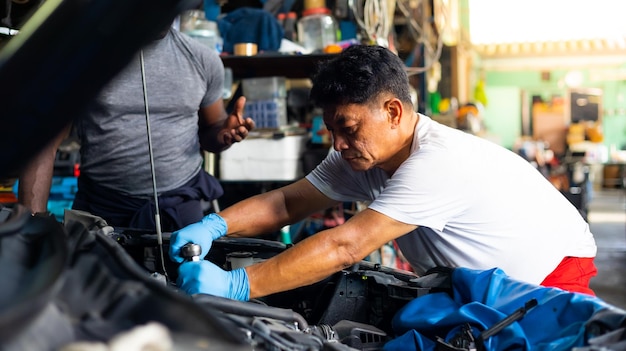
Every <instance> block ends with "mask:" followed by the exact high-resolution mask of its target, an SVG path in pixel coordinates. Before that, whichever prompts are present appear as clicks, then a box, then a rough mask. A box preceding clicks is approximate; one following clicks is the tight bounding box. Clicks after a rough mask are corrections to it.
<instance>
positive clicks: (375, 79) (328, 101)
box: [310, 45, 411, 108]
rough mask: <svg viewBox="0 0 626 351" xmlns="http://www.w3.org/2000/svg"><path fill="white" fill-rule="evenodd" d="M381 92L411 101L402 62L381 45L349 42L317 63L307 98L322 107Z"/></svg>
mask: <svg viewBox="0 0 626 351" xmlns="http://www.w3.org/2000/svg"><path fill="white" fill-rule="evenodd" d="M383 92H389V93H391V94H393V95H395V96H396V97H397V98H398V99H400V100H401V101H402V102H406V103H411V95H410V93H409V78H408V76H407V74H406V71H405V66H404V63H403V62H402V60H401V59H400V58H399V57H398V56H397V55H396V54H394V53H393V52H391V51H390V50H389V49H387V48H384V47H382V46H371V45H353V46H350V47H348V48H346V49H345V50H344V51H343V52H341V54H339V56H337V57H335V58H333V59H331V60H329V61H326V62H324V63H323V64H322V65H321V66H320V69H319V70H318V72H317V74H316V75H315V76H314V77H313V87H312V88H311V94H310V99H311V101H312V102H313V103H314V104H315V105H316V106H320V107H322V108H324V107H327V106H337V105H344V104H364V103H368V102H369V101H370V99H372V98H375V97H377V96H378V95H379V94H380V93H383Z"/></svg>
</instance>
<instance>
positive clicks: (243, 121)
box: [219, 96, 254, 145]
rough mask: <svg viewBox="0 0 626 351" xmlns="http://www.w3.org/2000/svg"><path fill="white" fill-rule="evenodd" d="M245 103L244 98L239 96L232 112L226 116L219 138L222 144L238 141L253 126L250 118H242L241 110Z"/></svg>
mask: <svg viewBox="0 0 626 351" xmlns="http://www.w3.org/2000/svg"><path fill="white" fill-rule="evenodd" d="M245 105H246V98H245V97H244V96H241V97H240V98H239V99H238V100H237V102H236V103H235V109H234V110H233V113H231V114H230V116H228V118H226V120H225V121H224V126H223V128H222V131H221V132H220V133H219V139H220V141H221V142H222V143H223V144H224V145H232V144H233V143H236V142H240V141H242V140H243V139H245V138H246V137H247V136H248V132H249V131H250V130H252V129H253V128H254V120H252V118H250V117H248V118H244V117H243V111H244V107H245Z"/></svg>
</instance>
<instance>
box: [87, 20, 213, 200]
mask: <svg viewBox="0 0 626 351" xmlns="http://www.w3.org/2000/svg"><path fill="white" fill-rule="evenodd" d="M143 55H144V69H145V76H146V86H147V88H146V90H147V96H148V107H149V116H150V130H151V135H152V145H153V153H154V159H155V169H156V172H155V174H156V181H157V188H158V191H159V193H161V192H164V191H168V190H172V189H175V188H178V187H180V186H181V185H183V184H185V183H186V182H187V181H189V180H190V179H191V178H193V177H194V176H195V175H196V174H197V173H198V172H199V171H200V169H201V167H202V154H201V151H200V143H199V139H198V109H199V108H200V107H204V106H207V105H210V104H212V103H214V102H216V101H218V99H221V98H222V91H223V84H224V66H223V64H222V61H221V60H220V58H219V56H218V54H217V53H216V52H215V51H214V50H211V49H210V48H209V47H208V46H205V45H203V44H201V43H200V42H198V41H196V40H195V39H192V38H190V37H189V36H187V35H185V34H183V33H180V32H178V31H176V30H174V29H170V31H169V33H168V34H167V35H166V36H165V37H164V38H163V39H161V40H158V41H155V42H153V43H151V44H149V45H148V46H147V47H145V48H144V49H143ZM142 85H143V83H142V78H141V65H140V59H139V53H138V54H137V55H136V57H134V58H133V60H132V61H131V62H130V63H129V65H128V66H127V67H126V68H125V69H124V70H123V71H122V72H120V74H118V75H117V76H116V77H115V78H114V79H113V80H112V81H111V82H110V83H109V84H108V85H107V86H105V87H104V89H103V90H102V92H101V93H100V95H99V96H98V98H97V99H96V100H95V101H94V102H93V103H92V104H90V106H89V109H88V112H87V114H86V115H85V116H83V118H79V119H78V122H77V123H76V131H77V134H78V137H79V138H80V139H81V176H82V175H85V176H88V177H89V178H90V179H91V180H92V181H94V182H97V183H98V184H99V185H101V186H103V187H106V188H109V189H113V190H116V191H119V192H121V193H122V194H126V195H131V196H136V197H148V196H151V194H152V175H151V170H150V155H149V149H148V134H147V126H146V110H145V105H144V97H143V88H142Z"/></svg>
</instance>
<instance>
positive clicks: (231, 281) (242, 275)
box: [177, 260, 250, 301]
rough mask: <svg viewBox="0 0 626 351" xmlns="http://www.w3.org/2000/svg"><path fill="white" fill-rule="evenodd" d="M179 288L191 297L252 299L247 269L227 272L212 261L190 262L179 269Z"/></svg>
mask: <svg viewBox="0 0 626 351" xmlns="http://www.w3.org/2000/svg"><path fill="white" fill-rule="evenodd" d="M177 284H178V287H179V288H180V289H181V290H183V291H184V292H186V293H187V294H189V295H193V294H209V295H214V296H220V297H226V298H229V299H233V300H240V301H247V300H249V299H250V283H249V282H248V273H247V272H246V270H245V268H238V269H235V270H232V271H225V270H223V269H221V268H219V267H218V266H216V265H214V264H213V263H211V262H210V261H206V260H203V261H190V262H185V263H183V264H182V265H181V266H180V267H179V268H178V281H177Z"/></svg>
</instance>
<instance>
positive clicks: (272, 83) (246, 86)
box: [241, 77, 287, 100]
mask: <svg viewBox="0 0 626 351" xmlns="http://www.w3.org/2000/svg"><path fill="white" fill-rule="evenodd" d="M285 81H286V80H285V77H261V78H247V79H242V81H241V83H242V85H243V95H244V96H245V97H246V99H247V100H269V99H274V98H284V97H287V88H286V84H285Z"/></svg>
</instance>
